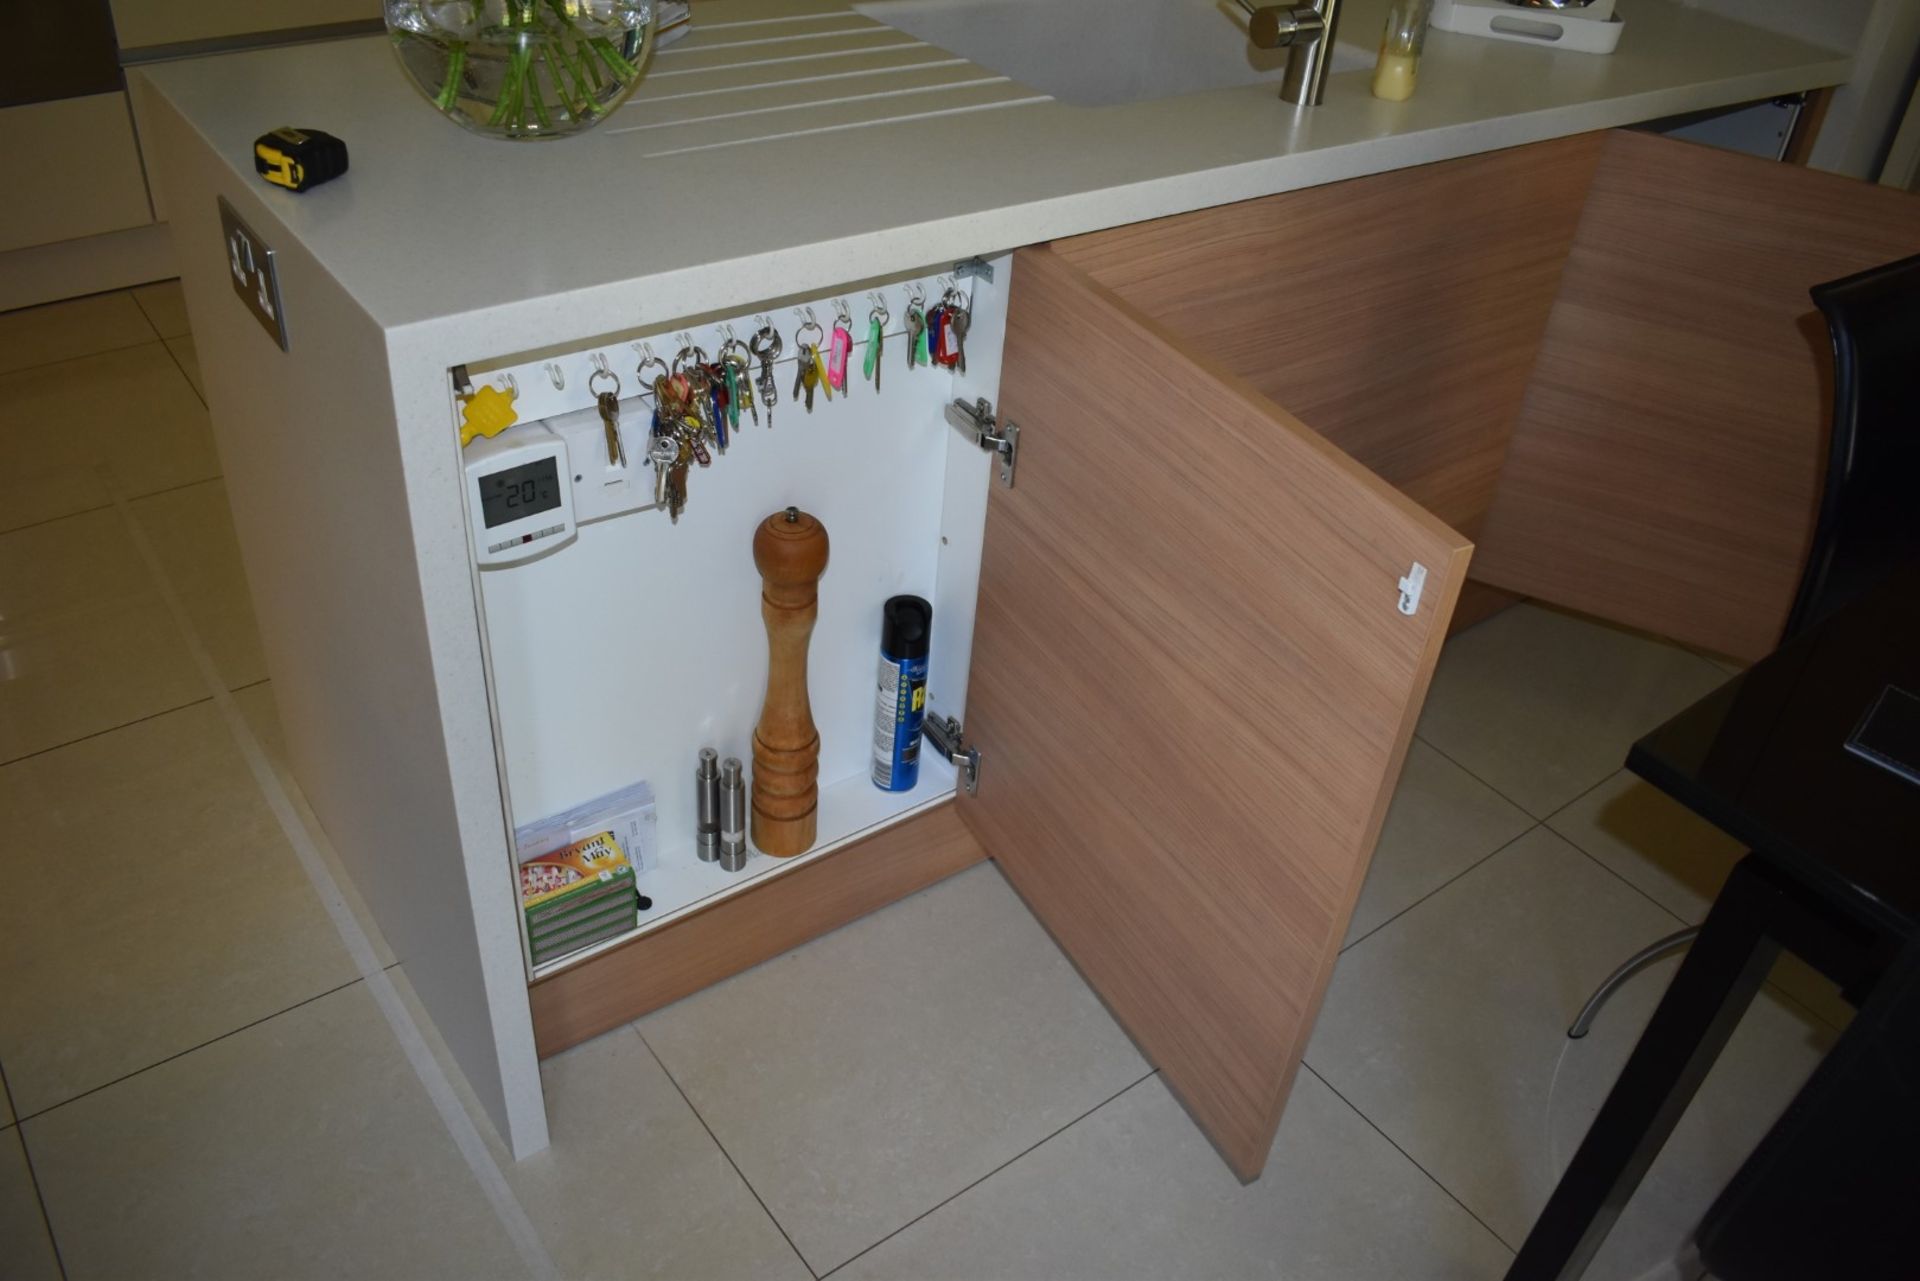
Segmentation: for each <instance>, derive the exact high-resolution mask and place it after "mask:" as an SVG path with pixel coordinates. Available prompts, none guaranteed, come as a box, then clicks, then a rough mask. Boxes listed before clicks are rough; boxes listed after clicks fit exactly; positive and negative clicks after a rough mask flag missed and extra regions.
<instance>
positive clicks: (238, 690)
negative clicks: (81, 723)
mask: <svg viewBox="0 0 1920 1281" xmlns="http://www.w3.org/2000/svg"><path fill="white" fill-rule="evenodd" d="M272 679H273V677H271V676H262V677H261V678H260V679H259V680H257V681H248V682H247V683H246V684H244V685H235V686H233V687H232V688H231V689H229V690H228V691H227V692H228V693H229V694H243V693H245V692H246V691H247V690H250V689H253V688H255V687H256V686H259V685H265V684H266V683H267V682H268V681H271V680H272ZM211 702H213V695H211V694H209V695H207V696H206V697H205V698H196V699H194V700H192V701H191V702H187V703H182V704H180V705H179V706H178V707H167V708H162V709H161V710H160V711H157V712H149V713H147V714H146V715H145V716H136V717H134V718H133V719H132V720H130V721H123V722H121V723H120V724H118V725H109V726H108V727H107V728H105V729H97V730H94V731H92V732H91V733H88V734H82V735H81V736H80V737H78V738H70V739H67V740H66V741H65V742H61V743H54V744H52V745H50V746H47V747H40V748H35V749H34V750H33V751H31V752H28V753H27V754H26V755H25V756H13V757H9V758H8V759H6V760H4V761H0V769H5V768H6V767H7V766H9V765H18V764H20V763H21V762H22V761H30V760H32V759H33V758H34V757H36V756H45V755H46V754H47V753H48V752H57V751H59V750H60V749H61V748H63V747H72V746H74V745H75V744H77V743H84V742H86V741H87V740H89V739H94V738H99V737H100V736H101V735H103V734H111V733H114V732H115V731H117V730H123V729H131V728H132V727H133V726H135V725H144V724H146V723H147V722H148V721H157V720H159V719H160V718H161V717H162V716H171V715H173V714H174V713H175V712H184V711H186V710H187V709H188V708H189V707H199V706H200V705H202V704H203V703H211Z"/></svg>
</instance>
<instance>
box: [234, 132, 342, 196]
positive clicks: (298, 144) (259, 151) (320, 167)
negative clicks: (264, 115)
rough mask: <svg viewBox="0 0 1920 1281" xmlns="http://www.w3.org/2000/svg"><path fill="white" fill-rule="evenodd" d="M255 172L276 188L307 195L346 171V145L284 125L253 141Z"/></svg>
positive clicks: (324, 134)
mask: <svg viewBox="0 0 1920 1281" xmlns="http://www.w3.org/2000/svg"><path fill="white" fill-rule="evenodd" d="M253 169H254V172H255V173H257V174H259V175H260V176H261V177H262V178H265V179H266V180H267V181H268V182H270V183H272V184H274V185H275V186H276V187H285V188H286V189H287V190H288V191H305V190H306V189H307V188H309V187H317V186H319V185H320V184H321V183H323V182H326V181H327V180H328V179H330V178H338V177H339V176H340V175H341V174H343V173H345V172H346V171H347V144H346V143H344V142H342V141H340V140H339V139H338V138H336V137H334V136H333V135H332V134H330V133H322V132H321V131H320V130H318V129H295V128H294V127H293V126H292V125H282V126H280V127H279V128H278V129H275V130H272V131H271V132H268V133H263V134H261V135H260V136H259V137H258V138H256V139H254V142H253Z"/></svg>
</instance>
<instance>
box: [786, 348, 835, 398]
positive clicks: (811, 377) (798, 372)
mask: <svg viewBox="0 0 1920 1281" xmlns="http://www.w3.org/2000/svg"><path fill="white" fill-rule="evenodd" d="M793 363H794V380H793V397H794V399H795V400H800V401H802V403H803V404H805V405H806V408H807V412H808V413H812V412H813V389H814V388H816V387H818V386H820V385H821V380H820V349H819V348H818V347H815V346H813V345H812V344H811V343H802V344H801V345H800V354H799V355H798V356H796V357H795V358H794V362H793ZM828 395H829V397H831V395H832V393H831V392H829V393H828Z"/></svg>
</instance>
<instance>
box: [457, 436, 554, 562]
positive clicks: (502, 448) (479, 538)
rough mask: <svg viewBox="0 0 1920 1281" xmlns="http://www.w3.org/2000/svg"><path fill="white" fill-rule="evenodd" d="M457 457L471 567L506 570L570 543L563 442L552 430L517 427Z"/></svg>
mask: <svg viewBox="0 0 1920 1281" xmlns="http://www.w3.org/2000/svg"><path fill="white" fill-rule="evenodd" d="M461 452H462V453H463V454H464V455H465V458H464V461H465V463H466V470H467V528H468V529H469V530H470V531H471V532H472V534H473V559H474V561H475V563H477V564H479V565H480V566H482V567H485V566H488V565H511V564H514V563H515V562H517V561H523V560H530V559H532V558H533V557H535V556H540V555H544V554H545V553H547V552H549V551H551V550H553V549H554V548H556V547H563V546H565V545H566V544H567V543H569V542H571V541H573V535H574V521H573V476H572V473H571V472H570V471H569V470H568V466H567V442H566V441H565V440H563V439H561V438H560V436H559V435H558V434H557V433H555V432H554V431H553V429H552V428H550V427H548V426H547V425H546V424H545V423H522V424H521V425H520V426H517V427H509V428H508V429H507V430H506V431H503V432H501V433H500V434H499V435H498V436H494V437H492V438H491V439H480V440H476V441H474V442H473V443H472V444H470V445H468V446H467V447H466V449H464V450H463V451H461Z"/></svg>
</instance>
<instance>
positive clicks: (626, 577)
mask: <svg viewBox="0 0 1920 1281" xmlns="http://www.w3.org/2000/svg"><path fill="white" fill-rule="evenodd" d="M1008 267H1009V264H1007V263H1006V262H1004V261H1003V262H1002V263H1001V264H999V268H1000V271H1001V272H1002V273H1004V272H1005V271H1006V270H1008ZM1000 279H1001V281H1002V283H1001V285H1000V287H998V288H994V289H980V288H976V289H975V290H974V291H973V294H974V308H973V312H974V323H973V331H972V332H973V334H974V335H977V338H970V341H969V342H968V355H969V358H970V364H971V363H972V362H974V361H978V362H979V365H977V366H975V367H976V369H978V368H979V366H984V367H985V369H986V370H988V371H991V373H992V374H993V375H995V380H996V381H997V371H998V368H999V359H998V356H999V353H998V351H997V349H995V347H996V345H997V343H998V339H999V335H1000V334H1001V333H1002V332H1003V329H1004V324H1003V320H1002V319H1001V316H1000V314H999V313H1000V312H1002V311H1004V306H1005V303H1004V298H1005V291H1004V280H1005V277H1004V275H1002V276H1001V277H1000ZM887 293H888V300H889V305H890V308H891V310H892V311H893V316H894V327H895V328H897V327H898V325H899V324H900V321H901V318H902V315H903V307H902V303H901V300H902V298H903V297H904V295H903V294H902V293H901V291H900V290H899V289H898V288H894V289H890V290H888V291H887ZM930 293H931V296H932V297H937V296H938V293H937V290H933V291H930ZM862 299H863V296H860V295H856V296H855V297H854V298H852V299H850V301H861V305H860V307H859V308H858V309H857V310H856V312H855V325H854V331H855V333H856V334H857V335H859V334H864V331H865V317H866V308H865V304H864V301H863V300H862ZM930 301H931V299H930ZM811 305H812V306H813V309H814V311H815V313H816V315H818V316H819V317H820V319H821V321H822V322H823V323H824V324H827V325H829V326H830V325H831V323H832V322H831V316H832V308H831V305H830V304H829V303H827V302H824V301H822V302H817V303H814V304H811ZM778 323H779V327H780V330H781V333H782V335H783V337H784V338H785V339H786V343H787V345H786V353H787V356H786V358H785V359H783V360H782V361H781V362H780V363H779V364H778V365H777V366H776V379H777V382H778V386H779V392H780V401H779V403H778V404H777V405H776V406H775V407H774V415H773V417H774V426H772V427H771V428H769V427H768V426H766V425H765V421H764V417H765V413H766V411H765V409H764V408H763V409H762V411H761V412H762V415H763V421H762V425H760V426H757V427H756V426H754V425H753V424H752V422H751V420H750V419H749V418H747V417H744V416H743V419H742V422H741V426H740V427H739V429H738V431H737V432H736V434H735V435H734V439H733V440H732V442H731V444H730V447H729V449H728V451H727V453H725V454H724V455H722V454H718V453H716V454H715V455H714V461H713V465H712V466H711V467H707V468H700V467H694V468H691V469H690V474H689V477H688V491H689V500H688V503H687V507H686V510H685V511H684V512H683V513H682V515H681V517H680V520H679V522H678V523H677V524H675V523H673V522H671V521H670V520H669V519H668V517H667V514H666V512H665V511H664V510H661V509H655V508H649V509H646V510H641V511H637V512H631V513H627V514H625V515H621V516H615V517H612V518H609V519H605V520H600V521H596V522H594V523H591V524H586V525H582V526H581V527H580V528H579V531H578V535H577V537H576V539H575V540H574V541H573V542H572V543H570V544H568V545H566V546H563V547H560V548H558V549H556V550H554V551H552V552H550V553H547V554H546V555H544V556H541V557H539V558H537V559H534V560H530V561H526V562H522V563H520V564H517V565H510V566H502V567H496V568H489V569H486V570H483V571H482V572H481V573H480V575H479V577H480V586H481V599H482V605H483V610H484V614H485V626H486V634H487V645H488V651H489V664H490V669H491V673H492V693H493V700H494V706H495V711H496V721H495V731H496V735H497V739H498V744H499V748H500V755H501V759H502V761H503V764H504V772H505V776H506V784H507V788H506V790H507V796H508V804H509V806H510V808H511V811H512V814H511V821H512V822H513V823H514V824H515V825H524V824H526V823H528V822H531V821H533V820H536V819H539V818H542V817H545V816H547V815H550V814H553V813H556V812H559V811H561V810H563V809H566V808H568V807H570V806H572V805H575V804H578V803H580V802H581V801H584V800H588V799H590V798H592V797H594V796H597V795H601V794H603V793H606V792H610V791H613V790H614V789H616V788H619V787H623V786H626V785H627V784H630V783H632V782H635V781H637V780H641V779H645V780H647V781H648V782H650V783H651V784H652V786H653V789H654V794H655V797H656V804H657V812H658V831H659V853H660V862H661V867H660V869H659V870H658V871H657V872H655V873H652V874H649V875H648V876H645V877H643V878H642V883H641V890H642V892H643V893H646V894H649V895H650V896H652V897H654V899H655V900H656V905H655V908H654V910H653V911H652V912H650V913H648V914H646V915H645V916H644V917H643V919H642V922H641V924H642V926H643V927H648V926H652V925H655V924H658V923H660V922H662V921H664V920H665V919H668V918H669V917H670V916H671V915H672V914H674V913H675V912H677V911H680V910H683V909H684V908H686V907H687V906H690V905H691V904H692V903H694V902H697V901H700V900H702V899H704V898H706V897H709V896H711V895H712V894H714V893H716V892H721V891H724V890H726V889H727V888H728V887H729V885H738V886H744V885H745V884H748V883H750V882H751V881H752V880H753V879H754V878H755V876H756V875H757V874H767V873H770V872H775V871H778V870H780V869H781V868H783V867H786V866H791V865H792V864H793V863H794V860H771V859H767V858H765V857H763V856H760V855H758V854H757V853H756V854H755V855H754V858H753V860H752V862H751V863H750V864H749V867H748V869H747V871H746V872H744V873H741V874H739V875H738V876H733V875H731V874H727V873H723V872H720V871H719V870H718V869H717V868H713V867H709V866H706V865H702V864H699V863H698V860H697V859H696V858H695V855H694V841H693V834H694V822H695V818H694V804H695V801H694V783H693V771H694V765H695V760H696V755H697V753H698V751H699V749H700V748H702V747H712V748H714V749H715V750H716V751H718V752H719V753H720V755H721V756H722V757H723V758H724V757H727V756H737V757H739V758H740V759H741V760H742V761H743V762H746V763H747V766H748V770H749V773H751V767H752V741H753V728H754V724H755V722H756V720H757V719H758V717H759V713H760V706H761V702H762V699H763V698H764V696H765V692H766V678H767V640H766V632H765V628H764V625H763V623H762V620H761V616H760V589H761V581H760V576H759V572H758V571H757V570H756V569H755V568H754V564H753V549H752V544H753V535H754V531H755V529H756V528H757V527H758V526H759V524H760V522H761V521H762V520H764V519H765V518H766V517H767V516H769V515H771V514H773V513H775V512H778V511H780V510H782V509H783V508H785V507H787V506H789V505H791V506H796V507H799V508H801V509H803V510H805V511H807V512H810V513H812V514H813V515H814V516H816V517H818V518H819V519H820V521H821V522H822V524H824V525H825V527H826V529H827V534H828V538H829V540H830V553H829V558H828V563H827V569H826V572H825V573H824V574H823V576H822V577H821V580H820V589H819V617H818V621H817V622H816V624H815V627H814V632H813V639H812V644H811V647H810V650H809V659H808V677H809V680H808V690H809V696H810V698H811V701H812V707H813V717H814V722H815V724H816V726H817V727H818V729H819V732H820V773H819V780H820V787H821V795H822V801H821V810H820V834H819V841H818V843H817V844H816V846H815V850H816V851H820V850H824V849H826V848H828V847H830V846H831V845H832V844H834V843H836V842H840V841H843V840H844V839H846V838H849V837H852V836H855V835H858V834H861V833H864V832H867V831H870V830H872V829H874V828H875V827H877V826H879V825H882V824H884V823H886V822H889V821H892V820H894V819H896V818H898V817H901V816H904V815H905V814H907V813H910V812H912V811H914V810H917V809H920V808H924V807H925V806H926V805H928V804H931V803H936V802H937V801H939V800H940V799H942V798H944V797H945V796H947V795H950V794H951V792H952V790H953V786H954V775H953V772H952V770H951V768H950V767H948V766H947V765H946V763H945V762H943V761H940V760H939V759H938V758H937V757H933V756H932V755H931V753H930V752H925V751H923V758H925V764H923V768H922V781H921V785H920V787H919V788H917V789H916V790H915V791H914V792H913V793H907V794H901V795H897V796H896V795H891V794H888V793H884V792H882V791H880V790H879V789H878V788H876V787H874V786H873V784H872V783H871V782H870V781H869V774H870V772H871V767H872V753H873V714H874V701H875V674H876V668H877V665H878V661H879V641H880V612H881V606H882V604H883V602H885V601H886V599H887V598H888V597H889V596H895V595H899V594H903V593H912V594H915V595H919V596H923V597H925V598H927V599H928V600H929V601H931V602H932V603H933V607H934V618H935V621H936V629H937V630H936V644H935V645H934V646H933V648H932V652H931V654H930V656H929V688H930V689H931V690H933V691H936V693H938V692H939V691H943V690H956V691H958V690H963V689H964V685H965V672H966V668H967V664H968V663H969V661H970V660H971V648H972V631H973V610H974V602H975V594H976V590H977V583H978V574H979V562H980V551H981V540H982V536H983V533H984V519H983V517H984V511H985V496H986V492H987V487H988V485H989V484H990V483H991V478H992V477H993V476H994V475H995V474H996V472H995V471H994V469H993V467H992V466H991V464H992V462H993V459H992V458H991V457H990V456H989V455H988V454H986V453H984V452H982V451H981V450H979V449H978V448H977V447H976V446H974V445H973V444H972V443H971V442H970V441H968V440H967V438H965V437H964V436H962V435H961V434H960V433H959V432H958V431H956V430H955V429H954V428H953V427H951V426H950V425H948V424H947V422H946V420H945V416H944V411H945V407H946V405H947V404H948V403H949V402H950V401H951V400H952V399H953V397H954V396H955V394H956V384H961V383H964V385H965V386H967V387H968V388H969V389H970V391H969V394H970V395H989V396H990V395H991V393H992V390H993V387H992V386H989V385H987V384H986V379H985V378H984V377H982V376H981V374H979V373H976V374H975V375H973V376H971V377H968V378H966V379H961V378H959V377H957V376H956V375H954V374H952V373H949V372H948V371H945V370H939V369H934V368H930V367H927V366H922V367H920V368H918V369H914V370H911V371H910V370H909V369H908V367H907V363H906V358H905V346H906V345H905V341H904V338H902V337H897V336H893V337H889V339H888V341H887V342H886V343H885V345H884V348H883V353H882V360H883V362H884V364H883V368H882V379H881V383H882V389H881V391H880V392H879V393H877V394H876V393H875V392H874V390H873V388H872V386H871V384H868V383H864V382H862V381H861V380H860V373H861V361H862V358H863V355H864V344H862V343H856V344H855V346H854V350H853V354H852V356H851V358H850V359H849V362H848V367H849V379H850V382H851V392H850V394H846V395H836V396H835V397H834V398H833V399H832V400H831V401H829V400H827V398H826V396H825V395H824V393H816V395H815V404H814V411H813V413H811V414H808V413H807V412H806V410H805V409H804V408H802V407H801V405H800V404H798V403H796V402H795V401H794V400H793V398H792V397H791V394H790V393H791V392H792V389H793V378H794V365H793V361H792V358H791V355H792V352H793V350H794V347H793V330H794V326H795V323H796V322H795V321H794V319H793V312H792V310H791V309H783V310H782V312H781V313H780V315H779V322H778ZM736 328H737V329H738V330H739V332H741V333H742V334H743V335H744V334H745V333H747V332H749V326H748V325H745V324H741V325H737V326H736ZM649 341H651V343H652V345H653V347H654V348H655V349H656V350H659V351H661V352H662V354H665V355H670V354H671V352H672V350H673V349H674V348H675V347H676V346H677V341H676V340H675V339H674V338H673V337H672V336H671V334H669V335H666V336H663V337H655V338H653V339H651V340H649ZM701 341H702V343H703V345H706V346H707V347H708V349H709V351H711V350H712V349H713V344H712V341H711V339H710V338H709V337H706V336H702V337H701ZM607 351H608V354H609V355H610V356H611V355H612V354H613V353H615V352H618V354H619V355H620V357H621V358H622V359H621V362H620V364H619V370H620V372H621V374H622V377H623V378H624V379H625V381H626V385H627V390H628V391H629V392H630V391H632V390H633V387H634V382H635V378H634V375H633V370H632V366H633V360H632V359H631V348H630V347H629V346H628V345H627V344H624V343H622V344H619V345H617V346H610V347H609V348H607ZM588 358H590V357H589V354H588V353H579V354H576V355H574V356H567V357H560V358H558V359H556V360H554V363H555V364H556V365H557V366H559V367H561V368H562V369H565V368H576V369H577V368H579V367H581V366H580V364H579V362H580V361H582V360H584V359H588ZM544 365H545V362H544V361H536V362H530V364H529V365H524V366H516V367H514V369H513V377H514V380H515V382H516V383H517V384H518V385H519V386H520V387H521V389H522V391H521V401H522V402H523V403H525V404H526V405H527V406H528V407H529V408H534V407H540V406H544V407H546V409H547V411H548V412H552V410H553V408H554V407H556V406H557V405H559V404H561V403H574V402H577V401H578V399H579V393H578V391H577V390H575V389H576V388H577V387H578V386H579V385H580V383H581V382H584V379H580V380H578V381H576V379H575V378H574V377H571V376H569V377H567V379H566V382H567V388H568V390H567V392H566V393H560V392H558V391H557V389H555V388H553V387H552V386H551V383H550V380H549V379H548V378H547V377H546V376H545V375H544V373H543V372H542V371H543V369H544ZM485 377H486V378H487V379H490V380H493V381H496V382H497V381H499V380H500V375H499V374H498V373H496V374H490V375H486V376H485ZM623 412H624V414H625V415H627V416H628V417H627V419H626V421H628V422H630V423H644V422H645V421H646V415H648V414H650V412H651V406H650V402H649V401H647V400H644V399H641V398H638V397H630V398H629V399H627V400H626V401H624V402H623ZM630 439H631V438H630ZM631 449H632V445H631V444H629V450H630V451H631ZM576 470H578V464H576ZM641 471H642V473H643V474H644V475H646V476H647V477H648V482H647V483H649V484H650V483H651V479H650V477H651V473H650V472H648V471H646V469H645V468H644V467H643V468H642V469H641ZM939 707H940V710H941V711H943V712H948V713H952V714H956V715H957V714H959V713H960V712H961V711H962V710H963V708H962V707H961V706H960V705H959V703H958V701H957V700H956V699H955V698H953V697H948V698H944V699H942V700H941V701H940V703H939ZM570 959H573V960H577V959H579V958H578V956H576V957H575V958H570ZM543 972H545V971H544V969H543Z"/></svg>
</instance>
